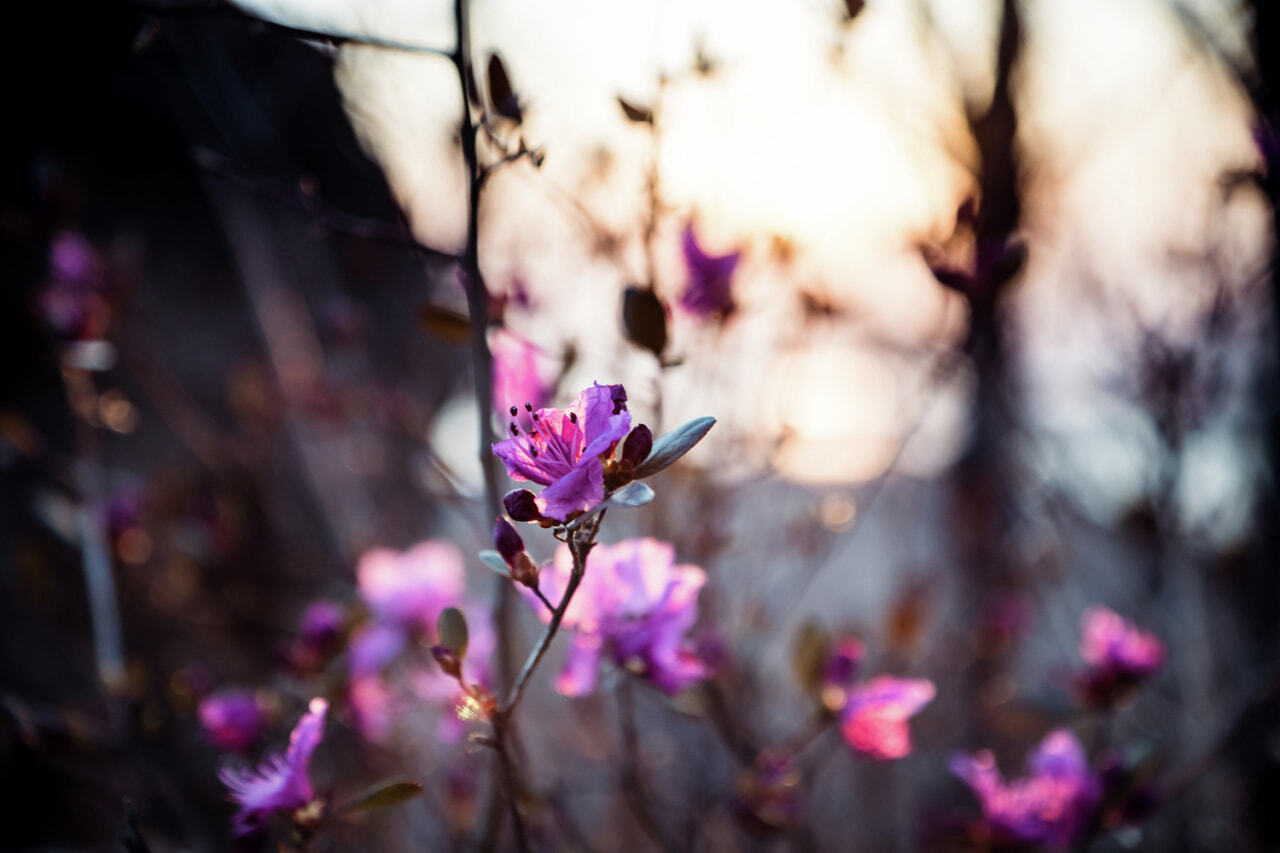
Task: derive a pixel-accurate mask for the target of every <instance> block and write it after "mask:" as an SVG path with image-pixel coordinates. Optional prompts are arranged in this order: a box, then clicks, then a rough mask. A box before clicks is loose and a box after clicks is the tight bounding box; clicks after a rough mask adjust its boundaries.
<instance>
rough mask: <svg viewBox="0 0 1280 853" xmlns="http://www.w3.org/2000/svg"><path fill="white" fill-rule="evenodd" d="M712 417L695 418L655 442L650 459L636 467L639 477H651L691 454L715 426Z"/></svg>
mask: <svg viewBox="0 0 1280 853" xmlns="http://www.w3.org/2000/svg"><path fill="white" fill-rule="evenodd" d="M715 423H716V419H715V418H712V417H702V418H694V419H693V420H691V421H689V422H688V423H686V424H683V425H681V426H678V427H676V428H675V429H673V430H671V432H669V433H666V434H665V435H662V436H661V437H659V438H658V439H657V440H655V441H654V442H653V450H651V451H650V452H649V458H648V459H646V460H644V462H642V463H641V464H640V465H639V466H637V467H636V476H637V477H651V476H653V475H654V474H656V473H658V472H659V471H661V470H662V469H663V468H666V467H667V466H668V465H670V464H671V463H672V462H675V461H676V460H677V459H679V458H680V457H681V456H684V455H685V454H686V453H688V452H689V450H690V448H692V447H693V446H694V445H695V444H697V443H698V442H699V441H702V437H703V436H704V435H706V434H707V433H708V432H709V431H710V430H711V428H712V427H713V426H715Z"/></svg>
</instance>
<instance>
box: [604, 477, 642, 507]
mask: <svg viewBox="0 0 1280 853" xmlns="http://www.w3.org/2000/svg"><path fill="white" fill-rule="evenodd" d="M651 500H653V489H651V488H649V486H647V485H645V484H644V483H641V482H639V481H635V482H631V483H627V484H626V485H625V486H623V487H622V488H621V489H618V490H617V491H616V492H614V493H613V494H612V495H610V496H609V504H610V505H611V506H641V505H643V504H647V503H648V502H649V501H651Z"/></svg>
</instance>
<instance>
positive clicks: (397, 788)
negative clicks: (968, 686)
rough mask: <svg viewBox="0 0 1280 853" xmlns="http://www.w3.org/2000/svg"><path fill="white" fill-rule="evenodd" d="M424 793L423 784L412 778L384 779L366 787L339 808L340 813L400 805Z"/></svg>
mask: <svg viewBox="0 0 1280 853" xmlns="http://www.w3.org/2000/svg"><path fill="white" fill-rule="evenodd" d="M421 793H422V784H421V783H419V782H415V781H413V780H412V779H405V778H402V777H401V778H392V779H383V780H382V781H381V782H375V783H374V784H372V785H370V786H369V787H368V788H365V789H364V790H363V791H361V792H360V793H359V794H357V795H356V796H355V798H354V799H352V800H351V801H350V802H348V803H347V804H346V805H344V806H342V807H341V808H340V809H338V813H339V814H351V813H352V812H363V811H368V810H369V809H380V808H384V807H386V806H398V805H400V804H401V803H404V802H408V801H409V800H412V799H413V798H414V797H416V796H418V795H419V794H421Z"/></svg>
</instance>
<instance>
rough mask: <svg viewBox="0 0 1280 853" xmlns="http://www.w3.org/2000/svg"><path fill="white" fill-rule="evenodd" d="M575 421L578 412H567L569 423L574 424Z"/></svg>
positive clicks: (576, 420)
mask: <svg viewBox="0 0 1280 853" xmlns="http://www.w3.org/2000/svg"><path fill="white" fill-rule="evenodd" d="M577 422H578V413H577V412H570V413H569V423H571V424H576V423H577Z"/></svg>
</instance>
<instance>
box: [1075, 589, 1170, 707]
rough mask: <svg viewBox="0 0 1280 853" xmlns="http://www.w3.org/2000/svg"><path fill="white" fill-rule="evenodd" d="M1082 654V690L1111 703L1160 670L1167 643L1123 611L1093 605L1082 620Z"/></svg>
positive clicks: (1095, 699)
mask: <svg viewBox="0 0 1280 853" xmlns="http://www.w3.org/2000/svg"><path fill="white" fill-rule="evenodd" d="M1080 657H1082V658H1084V662H1085V663H1086V664H1087V665H1088V669H1087V670H1086V671H1085V672H1084V673H1082V674H1081V676H1080V678H1079V680H1078V687H1079V689H1080V691H1081V693H1082V694H1083V695H1084V698H1085V699H1086V701H1088V702H1090V703H1092V704H1098V705H1108V704H1111V703H1112V702H1114V701H1115V700H1116V699H1118V698H1119V697H1120V696H1121V695H1123V694H1124V693H1126V692H1128V690H1129V689H1131V688H1132V687H1134V686H1136V685H1137V684H1138V683H1140V682H1141V681H1143V680H1145V679H1147V678H1149V677H1151V676H1152V675H1154V674H1155V673H1156V672H1157V671H1159V669H1160V667H1161V665H1162V664H1163V663H1164V646H1163V645H1162V644H1161V642H1160V641H1159V640H1158V639H1156V637H1155V636H1154V635H1152V634H1148V633H1146V632H1145V631H1140V630H1139V629H1138V628H1136V627H1135V626H1134V625H1133V624H1132V623H1130V622H1128V621H1127V620H1126V619H1124V617H1122V616H1120V614H1118V613H1116V612H1114V611H1112V610H1108V609H1107V608H1105V607H1100V606H1094V607H1090V608H1088V609H1086V610H1085V612H1084V615H1083V616H1082V617H1081V619H1080Z"/></svg>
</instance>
